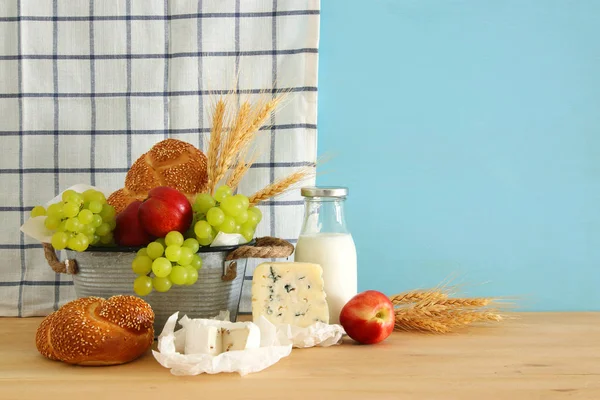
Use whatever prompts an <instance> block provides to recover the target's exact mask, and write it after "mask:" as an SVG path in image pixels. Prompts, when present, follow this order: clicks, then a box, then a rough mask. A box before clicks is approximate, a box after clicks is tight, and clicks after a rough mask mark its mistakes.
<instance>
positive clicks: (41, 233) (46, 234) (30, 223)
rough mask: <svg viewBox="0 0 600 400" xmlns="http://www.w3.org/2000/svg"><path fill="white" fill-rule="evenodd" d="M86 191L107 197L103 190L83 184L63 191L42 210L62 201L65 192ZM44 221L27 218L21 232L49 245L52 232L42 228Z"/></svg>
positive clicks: (36, 218) (41, 218)
mask: <svg viewBox="0 0 600 400" xmlns="http://www.w3.org/2000/svg"><path fill="white" fill-rule="evenodd" d="M88 189H94V190H97V191H99V192H102V193H104V195H105V196H106V195H107V194H106V192H105V191H104V190H102V189H99V188H97V187H94V186H90V185H84V184H77V185H73V186H71V187H70V188H67V189H65V190H63V191H62V192H60V193H59V194H58V195H57V196H56V197H55V198H53V199H52V200H49V201H48V202H46V204H44V208H48V206H49V205H50V204H54V203H58V202H59V201H62V194H63V193H64V192H66V191H67V190H74V191H76V192H78V193H83V192H85V191H86V190H88ZM45 220H46V217H45V216H42V217H35V218H29V219H27V221H25V223H24V224H23V225H21V232H23V233H24V234H26V235H27V236H29V237H31V238H33V239H35V240H37V241H39V242H41V243H50V241H51V240H52V233H53V232H52V231H50V230H48V229H46V227H45V226H44V221H45Z"/></svg>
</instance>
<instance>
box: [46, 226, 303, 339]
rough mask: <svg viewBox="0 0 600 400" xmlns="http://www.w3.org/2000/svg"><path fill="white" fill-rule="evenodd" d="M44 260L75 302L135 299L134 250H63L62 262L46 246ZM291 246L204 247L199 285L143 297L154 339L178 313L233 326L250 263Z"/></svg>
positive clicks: (274, 242) (267, 242)
mask: <svg viewBox="0 0 600 400" xmlns="http://www.w3.org/2000/svg"><path fill="white" fill-rule="evenodd" d="M44 251H45V253H46V259H47V260H48V263H49V264H50V266H51V267H52V269H53V270H54V271H56V272H60V273H67V274H72V276H73V284H74V287H75V293H76V295H77V297H78V298H82V297H90V296H96V297H103V298H108V297H111V296H114V295H119V294H129V295H134V296H135V293H134V292H133V280H134V279H135V277H136V275H135V274H134V273H133V271H132V270H131V262H132V261H133V259H134V258H135V256H136V251H137V249H135V248H114V247H113V248H97V249H94V250H93V251H89V250H87V251H84V252H75V251H71V250H63V251H61V252H60V260H62V261H59V258H57V257H56V252H55V251H54V249H53V248H52V246H50V245H48V244H45V245H44ZM293 251H294V247H293V246H292V245H291V244H290V243H289V242H287V241H285V240H282V239H277V238H270V237H265V238H259V239H256V241H255V242H251V243H249V244H245V245H243V246H230V247H213V248H202V249H201V250H200V251H199V252H198V255H199V256H200V257H201V258H202V268H201V269H200V270H199V271H198V281H197V282H196V283H195V284H194V285H191V286H176V285H173V287H172V288H171V290H169V291H168V292H165V293H159V292H155V291H153V292H152V293H151V294H149V295H148V296H145V297H143V299H144V300H145V301H147V302H148V304H150V306H151V307H152V309H153V310H154V314H155V321H154V331H155V335H158V334H160V332H161V330H162V328H163V327H164V324H165V322H166V321H167V318H168V317H170V316H171V315H172V314H173V313H175V312H177V311H179V312H180V314H181V315H183V314H185V315H187V316H188V317H190V318H209V317H212V316H214V315H216V314H218V313H219V311H224V310H228V311H229V314H230V318H231V320H232V321H235V319H236V318H237V313H238V306H239V303H240V298H241V293H242V285H243V282H244V275H245V271H246V265H247V262H248V258H284V257H288V256H290V255H291V254H292V253H293Z"/></svg>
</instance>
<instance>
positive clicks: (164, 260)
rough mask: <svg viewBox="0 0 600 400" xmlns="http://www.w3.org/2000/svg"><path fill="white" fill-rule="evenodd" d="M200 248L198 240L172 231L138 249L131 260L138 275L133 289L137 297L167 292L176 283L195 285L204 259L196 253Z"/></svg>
mask: <svg viewBox="0 0 600 400" xmlns="http://www.w3.org/2000/svg"><path fill="white" fill-rule="evenodd" d="M199 248H200V244H199V243H198V241H197V240H196V239H194V238H187V239H185V238H184V237H183V235H182V234H181V233H179V232H177V231H172V232H169V233H168V234H167V236H165V237H164V238H161V239H157V240H155V241H154V242H151V243H149V244H148V245H147V246H146V247H144V248H142V249H140V250H138V252H137V254H136V256H135V258H134V259H133V261H132V263H131V269H132V270H133V272H134V273H135V274H136V275H137V278H135V280H134V281H133V291H134V292H135V293H136V294H137V295H138V296H147V295H149V294H150V293H152V290H156V291H157V292H167V291H169V290H170V289H171V287H172V286H173V285H193V284H194V283H196V281H197V280H198V270H199V269H200V268H202V258H200V256H199V255H198V254H196V253H197V252H198V249H199Z"/></svg>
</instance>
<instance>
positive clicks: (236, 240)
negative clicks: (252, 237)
mask: <svg viewBox="0 0 600 400" xmlns="http://www.w3.org/2000/svg"><path fill="white" fill-rule="evenodd" d="M246 242H248V241H247V240H246V238H245V237H244V236H242V235H240V234H239V233H223V232H219V233H217V236H216V237H215V240H213V242H212V243H211V244H210V247H216V246H237V245H239V244H244V243H246Z"/></svg>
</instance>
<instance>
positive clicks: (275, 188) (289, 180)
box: [248, 167, 314, 205]
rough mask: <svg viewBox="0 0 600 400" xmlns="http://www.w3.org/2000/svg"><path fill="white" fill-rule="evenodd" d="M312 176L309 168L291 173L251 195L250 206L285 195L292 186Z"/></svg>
mask: <svg viewBox="0 0 600 400" xmlns="http://www.w3.org/2000/svg"><path fill="white" fill-rule="evenodd" d="M313 174H314V172H313V171H312V168H310V167H306V168H302V169H301V170H299V171H296V172H293V173H291V174H290V175H288V176H286V177H284V178H282V179H279V180H277V181H275V182H273V183H271V184H269V185H267V186H265V187H264V188H262V189H261V190H259V191H258V192H256V193H254V194H253V195H251V196H250V197H249V198H248V199H249V200H250V204H251V205H256V204H258V203H260V202H261V201H265V200H267V199H270V198H271V197H275V196H278V195H280V194H282V193H285V192H287V191H289V190H291V189H293V187H294V185H296V184H297V183H298V182H301V181H303V180H305V179H307V178H309V177H310V176H312V175H313Z"/></svg>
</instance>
